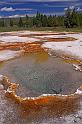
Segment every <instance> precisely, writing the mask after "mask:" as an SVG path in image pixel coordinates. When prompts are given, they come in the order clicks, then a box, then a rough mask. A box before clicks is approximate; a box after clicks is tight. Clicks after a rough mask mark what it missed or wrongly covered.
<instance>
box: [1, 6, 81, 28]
mask: <svg viewBox="0 0 82 124" xmlns="http://www.w3.org/2000/svg"><path fill="white" fill-rule="evenodd" d="M13 26H16V27H26V28H29V27H59V26H65V27H66V28H73V27H78V26H82V12H77V10H76V9H75V8H73V9H70V8H68V9H67V10H65V15H64V16H56V15H53V16H52V15H50V16H47V15H43V14H40V13H39V12H37V14H36V16H33V17H29V16H28V15H26V17H20V18H1V19H0V27H13Z"/></svg>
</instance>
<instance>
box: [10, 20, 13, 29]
mask: <svg viewBox="0 0 82 124" xmlns="http://www.w3.org/2000/svg"><path fill="white" fill-rule="evenodd" d="M10 26H11V27H13V20H12V19H10Z"/></svg>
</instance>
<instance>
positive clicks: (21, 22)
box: [18, 17, 23, 27]
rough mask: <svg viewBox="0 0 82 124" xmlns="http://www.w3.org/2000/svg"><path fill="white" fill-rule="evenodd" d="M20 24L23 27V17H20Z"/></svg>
mask: <svg viewBox="0 0 82 124" xmlns="http://www.w3.org/2000/svg"><path fill="white" fill-rule="evenodd" d="M18 26H19V27H23V21H22V18H21V17H20V19H19V22H18Z"/></svg>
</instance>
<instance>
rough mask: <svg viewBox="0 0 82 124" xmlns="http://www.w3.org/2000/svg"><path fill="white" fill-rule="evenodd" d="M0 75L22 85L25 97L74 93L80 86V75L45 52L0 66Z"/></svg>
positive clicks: (81, 82)
mask: <svg viewBox="0 0 82 124" xmlns="http://www.w3.org/2000/svg"><path fill="white" fill-rule="evenodd" d="M0 74H3V75H6V76H8V77H9V79H10V80H11V81H13V82H17V83H19V84H21V85H22V87H23V88H24V92H25V95H26V96H39V95H42V94H53V93H61V94H69V93H74V92H75V91H76V89H77V88H78V87H79V86H80V85H82V73H81V72H78V71H75V70H73V67H72V65H71V64H68V63H65V62H64V61H63V60H61V59H60V58H56V57H55V56H53V57H52V56H49V55H48V54H47V53H46V52H41V53H34V54H28V55H25V56H22V57H20V58H16V59H14V60H11V61H7V62H4V63H2V64H1V66H0Z"/></svg>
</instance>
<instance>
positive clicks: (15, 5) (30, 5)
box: [0, 0, 82, 18]
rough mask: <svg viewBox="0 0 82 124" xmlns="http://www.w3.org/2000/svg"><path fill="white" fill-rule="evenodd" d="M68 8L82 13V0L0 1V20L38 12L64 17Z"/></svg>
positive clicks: (32, 14)
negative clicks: (74, 8)
mask: <svg viewBox="0 0 82 124" xmlns="http://www.w3.org/2000/svg"><path fill="white" fill-rule="evenodd" d="M68 7H70V8H73V7H76V9H77V11H82V0H0V18H1V17H20V16H25V15H26V14H27V15H28V16H34V15H35V14H36V13H37V11H38V12H40V13H42V14H46V15H64V13H65V10H66V9H67V8H68Z"/></svg>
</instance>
